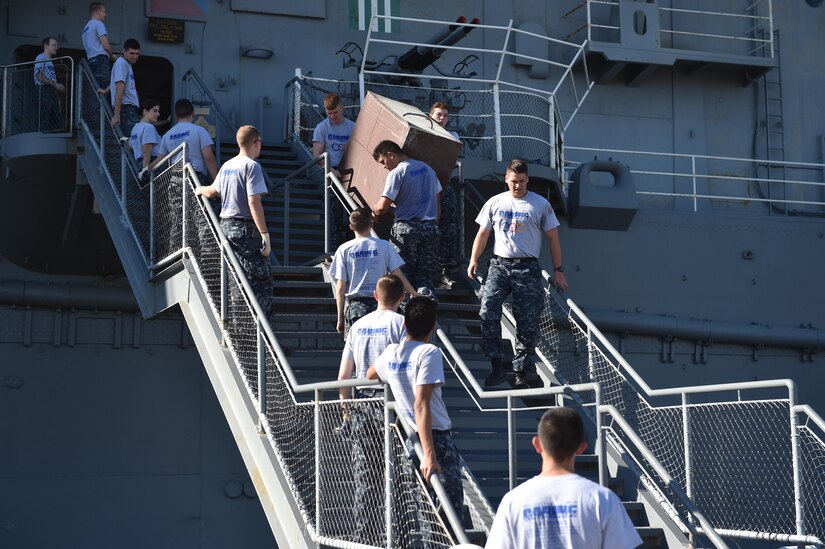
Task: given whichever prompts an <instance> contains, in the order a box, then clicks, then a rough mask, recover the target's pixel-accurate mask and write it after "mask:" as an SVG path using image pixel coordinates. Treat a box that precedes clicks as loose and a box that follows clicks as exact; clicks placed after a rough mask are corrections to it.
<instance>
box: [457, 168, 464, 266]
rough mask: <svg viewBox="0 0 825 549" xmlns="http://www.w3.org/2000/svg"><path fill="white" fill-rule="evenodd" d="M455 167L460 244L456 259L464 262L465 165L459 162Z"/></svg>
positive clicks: (458, 243) (458, 244)
mask: <svg viewBox="0 0 825 549" xmlns="http://www.w3.org/2000/svg"><path fill="white" fill-rule="evenodd" d="M455 165H456V167H458V242H456V246H457V247H458V255H457V256H456V257H458V260H459V262H463V261H464V250H465V249H466V244H465V242H464V237H465V234H464V165H463V164H462V163H461V160H458V161H457V162H456V163H455Z"/></svg>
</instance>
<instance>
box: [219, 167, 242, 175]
mask: <svg viewBox="0 0 825 549" xmlns="http://www.w3.org/2000/svg"><path fill="white" fill-rule="evenodd" d="M222 171H223V174H224V175H226V176H232V175H240V173H241V170H239V169H237V168H224V169H223V170H222Z"/></svg>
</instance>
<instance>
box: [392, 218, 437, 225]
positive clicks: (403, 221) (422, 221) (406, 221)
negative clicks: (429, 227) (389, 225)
mask: <svg viewBox="0 0 825 549" xmlns="http://www.w3.org/2000/svg"><path fill="white" fill-rule="evenodd" d="M395 222H396V223H432V224H433V225H435V224H437V223H438V222H437V221H436V220H435V219H396V220H395Z"/></svg>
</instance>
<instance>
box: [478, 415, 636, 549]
mask: <svg viewBox="0 0 825 549" xmlns="http://www.w3.org/2000/svg"><path fill="white" fill-rule="evenodd" d="M533 448H535V450H536V453H538V454H539V455H541V473H539V474H538V476H535V477H533V478H531V479H530V480H528V481H526V482H524V483H523V484H521V485H520V486H518V487H516V488H514V489H513V490H511V491H510V492H508V493H507V494H505V495H504V498H502V500H501V504H500V505H499V506H498V511H496V518H495V519H494V520H493V526H492V527H491V528H490V534H489V535H488V536H487V545H486V547H488V548H489V549H505V548H506V549H607V548H609V549H634V548H636V547H639V546H640V545H641V544H642V538H640V537H639V533H638V532H637V531H636V528H635V527H634V526H633V523H632V522H631V521H630V517H628V516H627V511H625V508H624V506H623V505H622V502H621V501H620V500H619V497H618V496H617V495H616V494H614V493H613V492H612V491H611V490H609V489H608V488H605V487H604V486H599V485H598V484H596V483H595V482H593V481H591V480H588V479H586V478H584V477H581V476H579V475H577V474H576V473H575V461H576V456H578V455H581V454H582V453H583V452H584V451H585V450H586V449H587V441H586V440H585V438H584V425H583V423H582V419H581V416H579V414H578V412H576V410H574V409H572V408H551V409H549V410H547V411H546V412H545V413H544V415H543V416H542V418H541V421H540V422H539V427H538V433H537V434H536V436H534V437H533Z"/></svg>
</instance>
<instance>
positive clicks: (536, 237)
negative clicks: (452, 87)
mask: <svg viewBox="0 0 825 549" xmlns="http://www.w3.org/2000/svg"><path fill="white" fill-rule="evenodd" d="M527 180H528V176H527V164H526V163H525V162H524V161H522V160H513V161H512V162H510V165H509V166H507V171H506V173H505V175H504V181H505V182H506V183H507V188H508V190H507V191H505V192H503V193H501V194H498V195H496V196H494V197H492V198H491V199H490V200H488V201H487V202H486V203H485V204H484V207H482V208H481V212H479V214H478V217H477V218H476V223H478V224H479V229H478V234H476V238H475V241H474V242H473V251H472V254H471V256H470V264H469V265H468V267H467V275H468V276H469V277H470V278H474V277H475V275H476V269H477V267H478V259H479V257H480V256H481V253H482V252H483V251H484V248H485V247H486V246H487V240H488V238H489V237H490V232H491V231H492V232H495V247H494V248H493V253H494V254H495V255H494V256H493V258H492V259H491V260H490V266H489V269H488V270H487V278H486V280H485V281H484V285H483V286H482V289H481V312H480V316H481V335H482V338H483V342H482V347H483V349H484V352H485V354H486V355H487V357H488V358H489V359H490V364H491V366H492V372H491V373H490V375H489V376H488V377H487V379H486V380H485V381H484V385H485V386H487V387H492V386H495V385H499V384H501V383H503V382H504V381H506V379H507V373H508V372H507V369H506V368H505V366H504V365H503V363H502V361H501V357H502V355H503V354H504V348H503V346H502V343H501V307H502V305H503V304H504V300H505V299H507V296H509V295H510V294H511V293H512V308H513V316H514V317H515V321H516V356H515V357H514V358H513V371H514V372H515V387H516V388H517V389H524V388H527V387H530V386H534V385H536V384H537V383H538V378H537V377H536V374H535V367H536V366H535V362H534V355H535V348H536V342H537V340H538V332H539V326H538V324H539V317H540V316H541V311H542V303H543V302H544V296H543V292H542V287H541V267H540V266H539V263H538V257H539V255H540V254H541V241H542V238H541V237H542V233H544V235H545V236H546V238H547V240H548V242H549V244H550V256H551V257H552V259H553V266H554V267H555V268H554V269H553V284H554V285H555V287H556V288H557V289H559V290H560V291H565V290H567V280H566V279H565V277H564V268H563V267H562V260H561V243H560V242H559V234H558V232H559V231H558V226H559V222H558V220H557V219H556V214H555V213H553V208H552V207H551V206H550V203H549V202H548V201H547V200H545V199H544V198H543V197H541V196H539V195H537V194H536V193H532V192H528V191H527Z"/></svg>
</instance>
